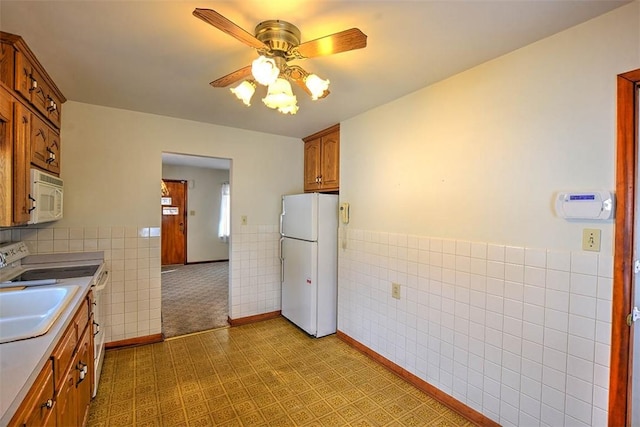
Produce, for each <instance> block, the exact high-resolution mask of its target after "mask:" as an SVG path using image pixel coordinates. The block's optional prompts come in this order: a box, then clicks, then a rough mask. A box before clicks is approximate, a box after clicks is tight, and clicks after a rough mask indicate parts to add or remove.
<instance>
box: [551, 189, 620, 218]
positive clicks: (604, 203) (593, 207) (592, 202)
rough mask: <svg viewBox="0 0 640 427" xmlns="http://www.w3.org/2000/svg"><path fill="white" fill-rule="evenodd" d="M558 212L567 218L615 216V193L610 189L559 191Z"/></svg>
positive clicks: (557, 199)
mask: <svg viewBox="0 0 640 427" xmlns="http://www.w3.org/2000/svg"><path fill="white" fill-rule="evenodd" d="M556 213H557V214H558V216H560V217H562V218H566V219H595V220H598V219H610V218H612V217H613V194H612V193H611V192H610V191H580V192H570V193H569V192H567V193H559V194H558V196H557V197H556Z"/></svg>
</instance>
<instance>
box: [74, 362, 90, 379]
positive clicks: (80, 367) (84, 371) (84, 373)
mask: <svg viewBox="0 0 640 427" xmlns="http://www.w3.org/2000/svg"><path fill="white" fill-rule="evenodd" d="M76 369H77V370H78V371H80V374H79V379H78V384H80V383H81V382H82V381H83V380H84V379H85V377H86V376H87V373H88V372H89V368H88V367H87V364H86V363H84V362H78V366H76Z"/></svg>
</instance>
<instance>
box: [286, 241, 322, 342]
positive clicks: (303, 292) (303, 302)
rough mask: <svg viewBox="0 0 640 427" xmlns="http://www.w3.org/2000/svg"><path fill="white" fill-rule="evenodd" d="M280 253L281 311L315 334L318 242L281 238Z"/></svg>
mask: <svg viewBox="0 0 640 427" xmlns="http://www.w3.org/2000/svg"><path fill="white" fill-rule="evenodd" d="M282 255H283V258H284V260H283V263H284V270H283V271H284V275H283V281H282V315H283V316H284V317H286V318H287V319H289V320H290V321H292V322H293V323H295V324H296V325H298V326H299V327H300V328H301V329H303V330H304V331H305V332H307V333H308V334H310V335H316V334H317V318H318V300H317V296H318V295H317V286H318V284H317V277H318V271H317V263H316V259H317V255H318V244H317V243H315V242H305V241H303V240H296V239H287V238H285V239H284V240H283V242H282Z"/></svg>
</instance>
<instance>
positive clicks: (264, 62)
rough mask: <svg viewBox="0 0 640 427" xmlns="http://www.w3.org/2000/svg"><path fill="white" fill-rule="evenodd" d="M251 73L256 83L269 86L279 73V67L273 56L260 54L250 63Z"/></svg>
mask: <svg viewBox="0 0 640 427" xmlns="http://www.w3.org/2000/svg"><path fill="white" fill-rule="evenodd" d="M251 74H253V77H254V78H255V79H256V81H257V82H258V83H260V84H261V85H265V86H269V85H270V84H272V83H273V82H275V81H276V79H277V78H278V76H279V75H280V69H279V68H278V65H277V64H276V61H275V60H274V59H273V58H267V57H266V56H263V55H260V56H259V57H258V58H256V59H255V60H254V61H253V63H252V64H251Z"/></svg>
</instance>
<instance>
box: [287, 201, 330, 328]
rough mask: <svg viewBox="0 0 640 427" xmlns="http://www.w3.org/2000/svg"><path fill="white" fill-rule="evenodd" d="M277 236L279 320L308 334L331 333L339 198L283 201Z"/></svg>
mask: <svg viewBox="0 0 640 427" xmlns="http://www.w3.org/2000/svg"><path fill="white" fill-rule="evenodd" d="M280 236H281V237H280V262H281V267H282V268H281V275H280V280H281V281H282V315H283V316H284V317H286V318H287V319H289V320H290V321H291V322H293V323H294V324H296V325H297V326H299V327H300V328H301V329H302V330H304V331H305V332H307V333H308V334H309V335H312V336H315V337H323V336H325V335H329V334H333V333H335V332H336V325H337V305H338V303H337V294H338V196H337V195H334V194H321V193H305V194H294V195H289V196H283V197H282V213H281V214H280Z"/></svg>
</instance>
